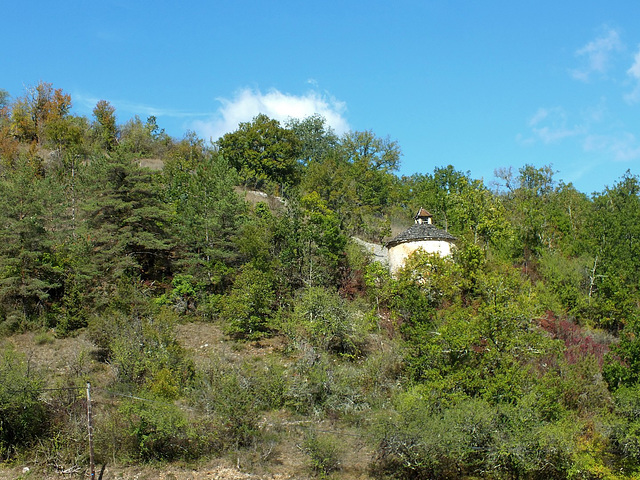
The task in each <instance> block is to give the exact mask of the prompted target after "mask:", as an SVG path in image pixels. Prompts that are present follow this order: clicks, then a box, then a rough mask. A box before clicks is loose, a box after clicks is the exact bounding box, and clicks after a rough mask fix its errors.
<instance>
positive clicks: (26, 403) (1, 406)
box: [0, 346, 49, 458]
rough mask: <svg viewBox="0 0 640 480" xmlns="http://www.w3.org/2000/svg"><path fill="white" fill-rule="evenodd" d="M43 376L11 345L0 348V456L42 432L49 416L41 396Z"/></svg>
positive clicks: (32, 439)
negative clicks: (35, 371) (34, 370)
mask: <svg viewBox="0 0 640 480" xmlns="http://www.w3.org/2000/svg"><path fill="white" fill-rule="evenodd" d="M42 385H43V381H42V378H41V377H40V376H39V375H38V374H36V373H34V372H33V371H32V370H31V369H30V368H29V365H28V364H27V362H26V361H25V359H24V357H23V356H22V355H20V354H18V353H17V352H15V351H14V350H13V349H12V348H10V347H6V346H5V347H3V348H2V350H1V351H0V458H2V457H5V458H6V457H8V456H10V455H11V454H12V453H13V452H14V451H15V449H16V447H19V446H22V445H28V444H30V443H31V442H33V441H34V440H35V439H37V438H39V437H41V436H43V435H44V434H45V433H46V432H47V429H48V423H49V416H48V411H47V408H46V406H45V403H44V402H43V401H41V400H40V395H41V393H42Z"/></svg>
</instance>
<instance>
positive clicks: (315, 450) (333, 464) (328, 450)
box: [302, 431, 343, 478]
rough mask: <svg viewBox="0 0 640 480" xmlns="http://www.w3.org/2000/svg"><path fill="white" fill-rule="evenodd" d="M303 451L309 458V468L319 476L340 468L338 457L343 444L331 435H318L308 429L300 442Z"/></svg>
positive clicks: (324, 475)
mask: <svg viewBox="0 0 640 480" xmlns="http://www.w3.org/2000/svg"><path fill="white" fill-rule="evenodd" d="M302 449H303V451H304V452H305V453H306V454H307V455H308V456H309V459H310V460H311V468H312V469H313V471H314V472H315V473H316V474H318V475H319V476H320V477H321V478H324V477H326V476H327V475H329V474H330V473H332V472H335V471H337V470H339V469H340V458H341V451H342V449H343V446H342V444H341V442H339V441H338V440H337V438H336V437H334V436H332V435H322V436H320V435H318V434H317V433H316V432H314V431H310V432H309V433H307V435H306V436H305V439H304V442H303V443H302Z"/></svg>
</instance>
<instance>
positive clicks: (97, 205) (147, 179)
mask: <svg viewBox="0 0 640 480" xmlns="http://www.w3.org/2000/svg"><path fill="white" fill-rule="evenodd" d="M87 174H88V175H90V176H91V177H92V179H93V182H94V183H93V185H92V190H93V192H95V193H94V198H93V200H92V201H91V202H90V203H87V204H86V205H84V210H85V215H86V218H87V220H86V223H85V227H86V228H88V231H87V235H89V237H90V242H91V250H92V260H93V261H94V263H95V265H96V267H97V269H98V271H99V272H100V283H99V285H100V287H101V288H104V287H109V284H111V286H110V287H109V288H112V285H113V284H112V282H113V281H114V280H116V279H119V278H122V277H123V276H133V277H138V276H139V277H141V278H142V279H148V280H157V279H161V278H163V277H165V276H166V275H168V274H170V267H171V266H170V262H169V254H170V250H171V248H172V246H173V240H172V238H171V236H170V225H171V217H170V214H169V210H168V206H167V205H166V203H165V202H164V201H163V200H164V199H163V196H162V191H161V189H160V188H159V185H158V183H159V178H160V174H159V173H156V172H152V171H150V170H148V169H145V168H140V167H138V166H137V165H136V164H135V163H134V162H133V161H132V160H131V159H130V158H129V156H127V155H126V154H124V153H122V152H116V153H115V154H113V155H111V156H110V157H108V158H107V157H99V158H96V159H94V160H93V161H92V163H91V164H90V171H88V172H87ZM96 280H97V279H96Z"/></svg>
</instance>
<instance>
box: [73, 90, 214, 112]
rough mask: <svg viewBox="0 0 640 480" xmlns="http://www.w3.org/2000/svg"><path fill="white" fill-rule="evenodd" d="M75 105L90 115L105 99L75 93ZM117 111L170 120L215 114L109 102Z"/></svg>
mask: <svg viewBox="0 0 640 480" xmlns="http://www.w3.org/2000/svg"><path fill="white" fill-rule="evenodd" d="M72 98H73V101H74V105H75V106H76V108H79V109H80V110H81V111H82V112H83V113H85V114H90V113H91V112H92V111H93V108H94V107H95V106H96V103H98V101H100V100H104V99H103V98H98V97H95V96H92V95H85V94H82V93H74V94H73V95H72ZM108 102H109V103H110V104H111V105H113V107H114V108H115V109H116V115H117V114H118V112H125V113H127V114H129V113H130V114H133V115H140V116H142V117H147V116H150V115H153V116H155V117H170V118H194V117H210V116H211V115H213V113H211V112H208V113H198V112H187V111H184V110H174V109H170V108H162V107H156V106H153V105H145V104H143V103H135V102H130V101H127V100H108Z"/></svg>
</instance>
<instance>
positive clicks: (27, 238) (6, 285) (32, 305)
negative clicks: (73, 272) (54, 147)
mask: <svg viewBox="0 0 640 480" xmlns="http://www.w3.org/2000/svg"><path fill="white" fill-rule="evenodd" d="M52 186H53V185H52V184H51V183H50V181H49V179H46V178H42V177H40V176H39V169H38V168H37V167H36V166H34V165H33V164H32V163H31V162H29V161H28V160H27V159H24V158H20V159H19V160H18V163H17V165H16V166H15V168H13V169H5V170H3V172H2V175H1V176H0V199H1V200H0V201H1V202H2V204H3V206H4V208H3V209H2V211H1V212H0V218H1V220H2V222H1V224H2V227H1V228H0V298H1V299H2V308H1V310H3V311H4V312H3V313H4V314H5V315H6V314H7V313H8V312H10V311H17V312H20V315H22V316H24V317H25V318H30V317H32V316H33V315H36V314H40V313H44V311H45V304H46V302H47V301H48V300H49V299H50V296H51V294H52V293H53V292H54V291H55V290H56V289H57V288H58V287H59V282H60V276H61V272H60V270H59V268H58V266H57V265H56V262H55V259H54V256H53V254H52V241H51V234H50V233H49V231H48V230H47V227H49V226H50V225H49V224H48V222H47V216H48V213H49V212H51V211H53V210H54V208H53V204H52V203H49V202H50V201H51V200H52V197H51V196H50V194H51V192H52V191H53V190H54V189H53V188H52Z"/></svg>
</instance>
